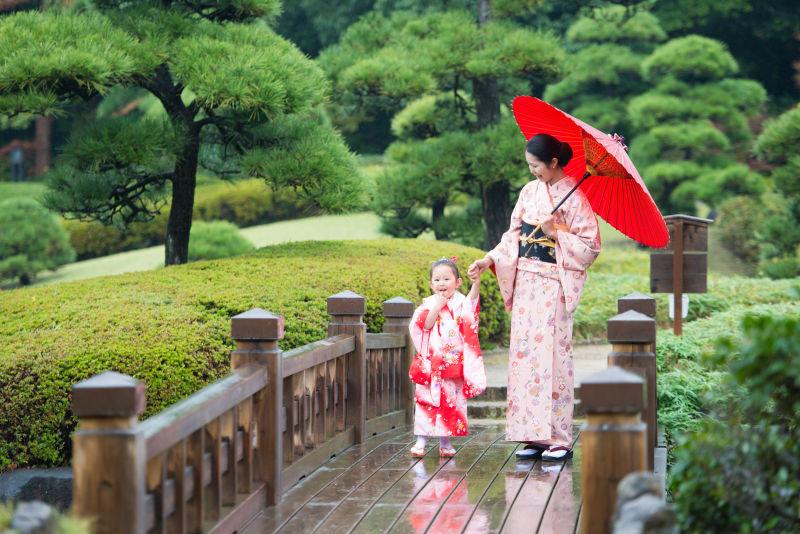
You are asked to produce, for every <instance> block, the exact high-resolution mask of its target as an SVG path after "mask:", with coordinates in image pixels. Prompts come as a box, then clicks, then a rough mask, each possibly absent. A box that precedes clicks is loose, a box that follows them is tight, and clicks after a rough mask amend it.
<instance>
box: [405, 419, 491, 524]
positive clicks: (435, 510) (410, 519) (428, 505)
mask: <svg viewBox="0 0 800 534" xmlns="http://www.w3.org/2000/svg"><path fill="white" fill-rule="evenodd" d="M504 437H505V429H503V428H500V427H492V428H489V429H487V431H485V432H483V433H482V434H481V435H480V436H478V437H476V439H474V440H472V441H471V442H469V443H467V444H465V445H464V446H463V447H462V448H461V449H460V450H459V451H458V454H456V456H455V457H453V459H452V460H451V461H450V462H448V463H447V464H446V465H445V466H443V467H442V468H441V469H440V470H439V472H438V473H436V475H435V476H434V477H433V478H431V479H430V480H429V481H428V483H427V484H426V485H425V487H424V488H422V490H421V491H420V492H418V493H417V495H416V496H415V497H414V499H413V500H412V501H411V502H410V503H409V504H408V506H407V507H406V509H405V510H403V512H402V514H401V515H400V517H399V518H398V519H397V522H396V523H395V524H394V525H393V526H392V527H391V530H390V532H395V533H400V532H425V531H427V530H428V528H429V527H430V526H431V523H432V522H433V521H434V519H436V517H437V515H438V514H439V513H440V511H441V508H442V506H443V505H446V503H447V502H448V501H449V499H450V498H451V497H453V495H454V493H455V490H456V489H457V488H458V487H459V485H460V482H461V481H462V480H463V479H464V477H465V476H466V475H467V473H468V472H469V471H471V470H472V469H473V468H474V467H475V466H477V464H478V463H479V462H480V460H482V459H483V458H484V457H485V456H486V454H487V453H488V452H489V451H490V450H492V448H493V447H492V445H494V444H496V443H497V442H499V441H500V440H501V439H503V438H504ZM502 463H503V462H500V464H501V465H502ZM466 488H467V486H464V487H463V488H462V490H461V491H460V492H459V494H458V495H456V497H455V498H456V500H458V499H461V498H462V497H463V495H462V494H463V492H464V490H465V489H466ZM445 519H446V518H445ZM433 532H439V531H437V530H435V529H434V530H433Z"/></svg>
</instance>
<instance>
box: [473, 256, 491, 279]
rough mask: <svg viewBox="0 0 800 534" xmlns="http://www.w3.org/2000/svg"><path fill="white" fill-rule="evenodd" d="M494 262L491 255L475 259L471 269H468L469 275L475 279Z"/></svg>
mask: <svg viewBox="0 0 800 534" xmlns="http://www.w3.org/2000/svg"><path fill="white" fill-rule="evenodd" d="M492 263H493V262H492V258H489V257H485V258H482V259H480V260H476V261H473V262H472V264H471V265H470V266H469V269H467V276H468V277H469V279H470V280H472V281H474V280H475V278H476V277H480V275H481V273H482V272H483V271H485V270H486V269H488V268H489V267H491V266H492Z"/></svg>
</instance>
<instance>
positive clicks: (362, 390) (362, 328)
mask: <svg viewBox="0 0 800 534" xmlns="http://www.w3.org/2000/svg"><path fill="white" fill-rule="evenodd" d="M365 310H366V299H365V298H364V297H362V296H361V295H359V294H357V293H353V292H352V291H342V292H341V293H337V294H335V295H332V296H330V297H328V313H329V314H330V316H331V319H330V322H329V323H328V336H337V335H339V334H352V335H353V336H354V337H355V349H354V350H353V353H352V354H351V355H349V356H348V357H347V369H346V372H345V376H346V381H345V384H346V388H345V391H344V397H345V413H346V419H345V425H347V426H350V425H352V426H353V428H354V430H355V441H356V443H361V442H363V441H364V439H365V438H366V435H365V434H366V425H367V398H366V396H367V395H366V394H367V385H366V378H367V369H366V350H367V349H366V338H367V325H366V324H365V323H364V311H365Z"/></svg>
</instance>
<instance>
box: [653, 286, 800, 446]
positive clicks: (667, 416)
mask: <svg viewBox="0 0 800 534" xmlns="http://www.w3.org/2000/svg"><path fill="white" fill-rule="evenodd" d="M763 283H764V281H763V280H762V284H763ZM781 285H783V284H781ZM784 292H785V299H786V300H785V301H784V302H780V303H775V304H760V305H755V306H748V305H738V306H736V307H733V308H731V309H729V310H727V311H724V312H721V313H717V314H715V315H713V316H711V317H709V318H705V319H700V320H697V321H693V322H690V323H686V324H685V325H684V329H683V335H682V336H675V335H674V334H673V333H672V332H671V331H666V330H659V331H658V333H657V340H656V350H657V354H656V364H657V367H658V370H657V375H656V377H657V380H658V384H657V387H658V420H659V424H661V425H662V427H663V428H664V432H665V434H666V437H667V439H668V441H669V442H671V443H674V442H675V439H676V436H677V435H678V434H679V433H680V432H682V431H693V430H697V429H699V428H700V426H701V425H702V424H703V421H704V419H705V418H706V416H707V415H708V414H709V413H710V412H711V411H712V409H713V408H714V407H715V406H717V405H724V404H726V403H727V402H728V401H729V400H731V399H730V396H732V395H733V391H732V390H731V389H730V388H727V387H725V386H724V384H723V379H724V377H725V374H726V373H723V372H720V371H718V370H714V369H712V368H711V367H710V366H709V365H708V362H707V357H708V356H710V355H711V354H712V353H713V352H714V350H715V347H716V343H717V340H719V339H720V338H723V337H727V336H730V335H731V333H732V332H734V333H738V332H739V325H740V324H741V322H742V319H743V318H744V317H745V316H747V315H752V316H756V317H768V316H771V315H773V314H776V315H788V316H793V315H800V303H798V302H796V298H795V297H794V296H793V293H792V292H791V291H790V288H785V291H784ZM738 335H740V334H737V336H738ZM733 402H736V400H735V399H733Z"/></svg>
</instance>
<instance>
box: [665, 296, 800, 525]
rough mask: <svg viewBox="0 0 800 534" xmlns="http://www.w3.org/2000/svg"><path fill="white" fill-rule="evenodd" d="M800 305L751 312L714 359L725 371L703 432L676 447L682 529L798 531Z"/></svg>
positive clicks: (674, 487) (673, 485)
mask: <svg viewBox="0 0 800 534" xmlns="http://www.w3.org/2000/svg"><path fill="white" fill-rule="evenodd" d="M798 346H800V309H795V310H794V312H792V313H790V314H788V315H786V316H781V314H780V313H776V314H775V315H774V316H770V315H766V314H762V315H748V316H746V317H745V318H744V320H743V321H742V332H741V334H740V335H738V336H736V337H735V338H731V337H728V338H726V339H724V340H723V341H722V342H721V343H720V345H719V347H718V350H717V353H716V355H715V358H714V360H715V362H716V363H717V364H720V365H722V366H724V368H726V369H727V370H728V373H727V374H726V376H727V378H728V379H727V380H726V381H724V382H723V383H721V384H720V390H721V391H726V390H727V391H735V392H736V393H737V395H736V399H735V402H724V403H718V405H717V407H716V410H714V411H715V414H714V415H715V417H714V418H709V420H707V421H706V422H705V423H704V424H703V425H702V426H701V429H700V432H698V433H694V434H687V435H685V436H684V437H683V439H681V443H680V446H679V447H678V448H677V449H676V451H675V456H676V464H675V467H674V469H673V476H672V480H671V489H672V492H673V496H674V499H675V505H676V509H677V512H678V517H679V519H680V522H681V527H682V530H683V531H686V532H797V531H798V530H800V507H798V502H800V479H798V477H797V473H800V426H798V420H797V414H798V413H800V351H798Z"/></svg>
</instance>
